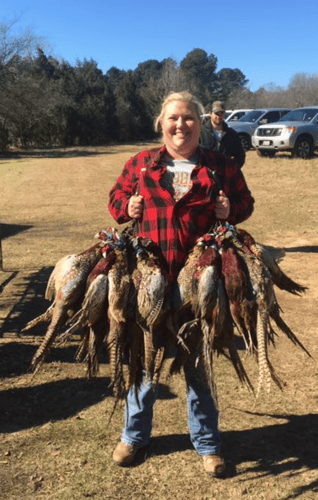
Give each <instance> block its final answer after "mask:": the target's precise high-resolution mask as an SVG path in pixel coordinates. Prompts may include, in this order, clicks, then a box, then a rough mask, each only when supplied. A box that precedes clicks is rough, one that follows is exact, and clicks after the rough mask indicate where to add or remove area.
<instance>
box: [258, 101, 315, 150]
mask: <svg viewBox="0 0 318 500" xmlns="http://www.w3.org/2000/svg"><path fill="white" fill-rule="evenodd" d="M252 144H253V146H254V148H256V150H257V152H258V154H259V155H260V156H270V157H273V156H274V155H275V153H276V151H289V152H291V153H292V155H293V156H296V157H299V158H311V157H312V156H313V154H314V150H315V149H317V148H318V106H307V107H304V108H298V109H294V110H292V111H290V112H289V113H287V115H285V116H284V117H283V118H281V119H280V120H279V121H278V122H277V123H272V124H271V125H262V126H261V127H258V129H257V130H256V131H255V133H254V135H253V137H252Z"/></svg>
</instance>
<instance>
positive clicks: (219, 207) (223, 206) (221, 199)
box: [215, 191, 230, 219]
mask: <svg viewBox="0 0 318 500" xmlns="http://www.w3.org/2000/svg"><path fill="white" fill-rule="evenodd" d="M215 215H216V217H217V218H218V219H227V218H228V216H229V215H230V200H229V199H228V197H227V196H226V195H225V193H224V191H219V196H218V197H217V199H216V205H215Z"/></svg>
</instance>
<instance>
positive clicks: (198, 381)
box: [121, 365, 221, 456]
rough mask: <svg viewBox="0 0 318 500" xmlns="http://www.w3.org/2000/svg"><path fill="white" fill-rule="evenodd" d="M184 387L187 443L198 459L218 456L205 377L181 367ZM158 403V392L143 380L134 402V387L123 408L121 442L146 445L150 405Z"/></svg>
mask: <svg viewBox="0 0 318 500" xmlns="http://www.w3.org/2000/svg"><path fill="white" fill-rule="evenodd" d="M184 373H185V379H186V385H187V404H188V426H189V431H190V439H191V442H192V444H193V446H194V448H195V450H196V451H197V452H198V453H199V455H201V456H203V455H212V454H219V453H220V451H221V438H220V432H219V429H218V410H217V409H216V407H215V404H214V401H213V398H212V396H211V391H210V389H209V387H208V386H207V384H206V383H205V382H204V377H197V376H195V374H194V372H193V370H190V369H189V368H188V367H187V365H186V366H185V367H184ZM156 399H157V390H155V389H154V388H153V387H152V384H151V382H150V381H149V380H148V381H145V380H143V383H142V384H141V387H140V389H139V391H138V401H139V406H138V403H137V399H136V394H135V387H132V388H131V389H130V391H129V393H128V396H127V402H126V408H125V427H124V428H123V431H122V437H121V441H122V442H123V443H126V444H130V445H131V446H133V447H134V448H142V447H143V446H145V445H146V444H148V442H149V440H150V436H151V429H152V418H153V405H154V403H155V401H156Z"/></svg>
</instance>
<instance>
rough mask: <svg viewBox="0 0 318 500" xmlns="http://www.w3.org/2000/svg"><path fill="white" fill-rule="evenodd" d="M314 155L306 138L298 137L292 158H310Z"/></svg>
mask: <svg viewBox="0 0 318 500" xmlns="http://www.w3.org/2000/svg"><path fill="white" fill-rule="evenodd" d="M313 154H314V147H313V143H312V141H311V140H310V139H308V138H307V137H300V138H299V139H298V140H297V142H296V144H295V147H294V149H293V156H295V157H297V158H304V159H306V158H312V157H313Z"/></svg>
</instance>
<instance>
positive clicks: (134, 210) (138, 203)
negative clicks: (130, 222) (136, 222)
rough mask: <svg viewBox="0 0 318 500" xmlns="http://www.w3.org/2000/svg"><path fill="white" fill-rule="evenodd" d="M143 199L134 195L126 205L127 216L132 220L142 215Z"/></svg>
mask: <svg viewBox="0 0 318 500" xmlns="http://www.w3.org/2000/svg"><path fill="white" fill-rule="evenodd" d="M143 199H144V197H143V196H141V195H134V196H132V197H131V198H130V200H129V203H128V215H129V217H131V218H132V219H139V218H140V217H141V215H142V209H143V207H142V205H143Z"/></svg>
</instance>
